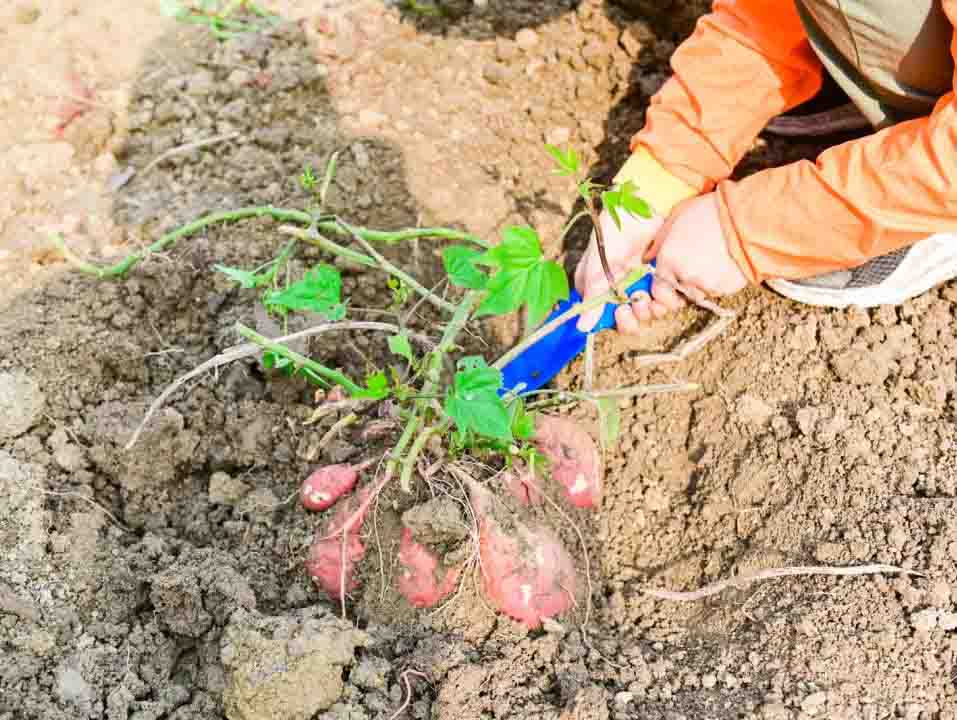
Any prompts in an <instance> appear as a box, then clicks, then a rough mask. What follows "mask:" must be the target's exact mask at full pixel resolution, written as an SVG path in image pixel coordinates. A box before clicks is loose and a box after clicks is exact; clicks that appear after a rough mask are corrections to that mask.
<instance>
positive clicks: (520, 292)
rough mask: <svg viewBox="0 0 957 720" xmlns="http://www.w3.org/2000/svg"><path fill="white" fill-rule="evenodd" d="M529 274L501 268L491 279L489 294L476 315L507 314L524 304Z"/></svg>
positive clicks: (488, 288)
mask: <svg viewBox="0 0 957 720" xmlns="http://www.w3.org/2000/svg"><path fill="white" fill-rule="evenodd" d="M527 285H528V274H527V273H523V272H507V271H505V270H499V271H498V272H497V273H495V275H493V276H492V279H491V281H489V284H488V287H487V288H486V289H487V290H488V295H487V296H486V297H485V299H484V300H483V301H482V304H481V305H479V306H478V309H477V310H476V311H475V317H482V316H483V315H505V314H506V313H510V312H514V311H515V310H518V309H519V308H520V307H521V306H522V300H523V298H524V297H525V287H526V286H527Z"/></svg>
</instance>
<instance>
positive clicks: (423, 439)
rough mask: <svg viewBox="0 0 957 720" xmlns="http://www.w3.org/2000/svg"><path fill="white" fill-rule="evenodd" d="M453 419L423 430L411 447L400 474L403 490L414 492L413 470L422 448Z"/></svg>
mask: <svg viewBox="0 0 957 720" xmlns="http://www.w3.org/2000/svg"><path fill="white" fill-rule="evenodd" d="M450 422H451V421H450V420H449V419H448V418H446V419H444V420H442V421H441V422H439V423H438V424H437V425H432V426H430V427H427V428H425V429H423V430H422V432H420V433H419V434H418V436H417V437H416V438H415V442H413V443H412V447H410V448H409V454H408V455H406V456H405V459H404V460H403V461H402V474H401V475H400V476H399V486H400V487H401V488H402V491H403V492H412V471H413V470H415V461H416V460H417V459H418V457H419V454H420V453H421V452H422V448H424V447H425V444H426V443H427V442H428V441H429V438H430V437H432V436H433V435H435V434H436V433H441V432H444V431H445V429H446V428H448V426H449V423H450Z"/></svg>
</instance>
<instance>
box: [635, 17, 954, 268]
mask: <svg viewBox="0 0 957 720" xmlns="http://www.w3.org/2000/svg"><path fill="white" fill-rule="evenodd" d="M942 5H943V9H944V12H945V13H946V15H947V18H948V19H949V20H950V23H951V24H952V25H954V24H957V0H943V3H942ZM950 50H951V55H952V56H953V57H955V58H957V35H955V37H954V38H953V39H952V41H951V45H950ZM672 68H673V70H674V75H673V77H671V78H670V79H669V80H668V81H667V82H666V83H665V85H664V86H663V87H662V89H661V90H660V91H659V92H658V93H657V95H656V96H655V97H654V98H653V99H652V101H651V106H650V107H649V109H648V114H647V120H646V124H645V127H644V128H643V129H642V130H641V131H640V132H639V133H638V134H637V135H636V136H635V138H634V140H633V142H632V149H633V150H634V151H635V154H634V155H633V156H632V158H631V159H630V160H629V162H628V163H626V166H625V168H623V169H622V175H627V176H629V177H632V178H634V179H635V180H636V182H637V184H638V187H639V193H645V192H647V194H648V195H649V201H650V202H651V204H652V206H653V207H655V208H656V209H657V210H658V211H659V212H663V213H667V212H669V211H670V210H671V209H672V208H673V207H674V206H675V205H676V204H677V203H678V202H680V201H681V200H683V199H685V198H686V197H688V196H691V195H694V194H698V193H701V192H708V191H710V190H715V191H716V193H717V197H718V200H719V203H718V204H719V208H720V212H721V222H722V227H723V230H724V234H725V238H726V239H727V241H728V246H729V249H730V251H731V253H732V255H733V257H734V258H735V260H736V261H737V263H738V265H739V266H740V267H741V269H742V271H743V272H744V273H745V275H746V276H747V277H748V278H749V279H750V280H751V281H752V282H754V283H759V282H761V281H763V280H764V279H766V278H789V279H798V278H804V277H810V276H813V275H817V274H819V273H824V272H829V271H833V270H839V269H845V268H850V267H854V266H857V265H861V264H863V263H864V262H866V261H867V260H869V259H870V258H873V257H876V256H878V255H883V254H885V253H888V252H891V251H893V250H896V249H899V248H901V247H905V246H907V245H911V244H913V243H915V242H917V241H918V240H920V239H921V238H923V237H926V236H928V235H931V234H934V233H940V232H952V233H954V232H957V100H955V95H954V92H953V88H952V89H951V91H950V92H949V93H948V94H946V95H945V96H944V97H942V98H941V99H940V100H939V101H938V102H937V104H936V106H935V107H934V109H933V112H932V113H931V114H930V115H929V116H928V117H923V118H919V119H916V120H909V121H906V122H901V123H899V124H897V125H893V126H892V127H888V128H885V129H883V130H881V131H879V132H876V133H874V134H873V135H869V136H867V137H864V138H860V139H857V140H853V141H850V142H846V143H844V144H841V145H838V146H836V147H833V148H830V149H828V150H826V151H825V152H823V153H821V155H820V156H819V157H818V159H817V161H816V162H810V161H800V162H795V163H792V164H790V165H785V166H783V167H778V168H771V169H768V170H764V171H761V172H759V173H756V174H754V175H751V176H750V177H748V178H745V179H743V180H741V181H738V182H733V181H730V180H728V179H727V178H728V177H729V176H730V174H731V172H732V170H733V169H734V167H735V165H737V163H738V161H739V160H740V159H741V158H742V156H743V155H744V154H745V152H746V151H747V150H748V149H749V147H750V146H751V144H752V142H753V141H754V139H755V138H756V137H757V135H758V133H759V132H761V130H763V128H764V127H765V125H766V124H767V122H768V121H769V120H770V119H771V118H773V117H775V116H776V115H779V114H780V113H782V112H784V111H786V110H788V109H790V108H792V107H795V106H797V105H799V104H801V103H802V102H804V101H806V100H808V99H810V98H811V97H813V96H814V95H815V93H816V92H817V91H818V89H819V88H820V85H821V73H822V65H821V62H820V61H819V60H818V58H817V56H816V55H815V53H814V51H813V50H812V49H811V47H810V45H809V43H808V39H807V36H806V34H805V30H804V26H803V25H802V23H801V20H800V18H799V16H798V13H797V10H796V8H795V7H794V3H793V0H781V1H780V2H774V1H772V0H716V2H715V3H714V7H713V10H712V12H711V13H710V14H708V15H705V16H703V17H702V18H701V19H700V21H699V23H698V26H697V28H696V30H695V33H694V34H693V35H692V36H691V37H690V38H689V39H688V40H687V41H685V42H684V43H683V44H682V45H681V46H680V47H679V48H678V50H677V51H676V52H675V54H674V56H673V58H672ZM955 75H957V73H955ZM954 81H955V82H957V78H955V80H954ZM955 242H957V239H955Z"/></svg>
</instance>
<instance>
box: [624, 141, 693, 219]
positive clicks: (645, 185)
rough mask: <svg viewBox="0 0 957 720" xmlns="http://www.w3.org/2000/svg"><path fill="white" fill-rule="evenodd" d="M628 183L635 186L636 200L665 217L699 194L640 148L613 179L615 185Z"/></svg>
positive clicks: (636, 149) (644, 149) (645, 150)
mask: <svg viewBox="0 0 957 720" xmlns="http://www.w3.org/2000/svg"><path fill="white" fill-rule="evenodd" d="M626 180H631V181H632V182H633V183H635V185H637V186H638V196H639V197H640V198H642V199H643V200H644V201H645V202H647V203H648V204H649V205H651V209H652V210H654V211H655V212H656V213H657V214H658V215H661V216H665V215H667V214H668V213H670V212H671V210H672V209H673V208H674V207H675V205H677V204H678V203H680V202H684V201H685V200H687V199H688V198H692V197H695V196H696V195H697V194H698V191H697V190H695V189H694V188H693V187H691V186H690V185H688V184H687V183H685V181H684V180H681V179H679V178H678V177H676V176H674V175H672V174H671V173H670V172H668V171H667V170H665V168H664V166H663V165H662V164H661V163H660V162H658V161H657V160H655V158H654V156H653V155H652V154H651V153H650V152H648V150H647V149H646V148H644V147H643V146H641V145H639V146H638V147H637V148H635V152H634V153H632V155H631V157H630V158H628V160H627V162H625V164H624V165H622V166H621V170H619V171H618V174H617V175H615V182H616V183H622V182H625V181H626Z"/></svg>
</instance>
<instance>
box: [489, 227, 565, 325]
mask: <svg viewBox="0 0 957 720" xmlns="http://www.w3.org/2000/svg"><path fill="white" fill-rule="evenodd" d="M475 262H476V263H480V264H483V265H490V266H492V267H494V268H496V269H497V272H496V273H495V274H494V275H493V276H492V279H491V280H490V281H489V283H488V285H487V287H486V290H488V295H487V296H486V298H485V300H483V301H482V304H481V305H479V307H478V310H476V313H475V315H476V317H481V316H483V315H504V314H505V313H510V312H513V311H515V310H518V309H519V308H520V307H522V305H525V304H527V305H528V311H529V322H530V323H531V324H532V325H537V324H538V323H539V322H540V321H541V320H542V318H544V317H545V316H546V315H547V314H548V312H549V310H550V309H551V307H552V306H553V305H554V304H555V303H556V302H558V301H559V300H564V299H566V298H567V297H568V292H569V289H568V278H567V276H566V275H565V272H564V270H562V268H561V266H560V265H558V263H556V262H554V261H553V260H546V259H545V257H544V255H543V254H542V246H541V242H539V239H538V233H536V232H535V230H533V229H532V228H530V227H509V228H507V229H506V230H505V232H504V235H503V238H502V242H501V243H500V244H499V245H497V246H495V247H494V248H492V249H491V250H488V251H486V252H485V253H484V254H483V255H480V256H479V257H478V258H476V259H475Z"/></svg>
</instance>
